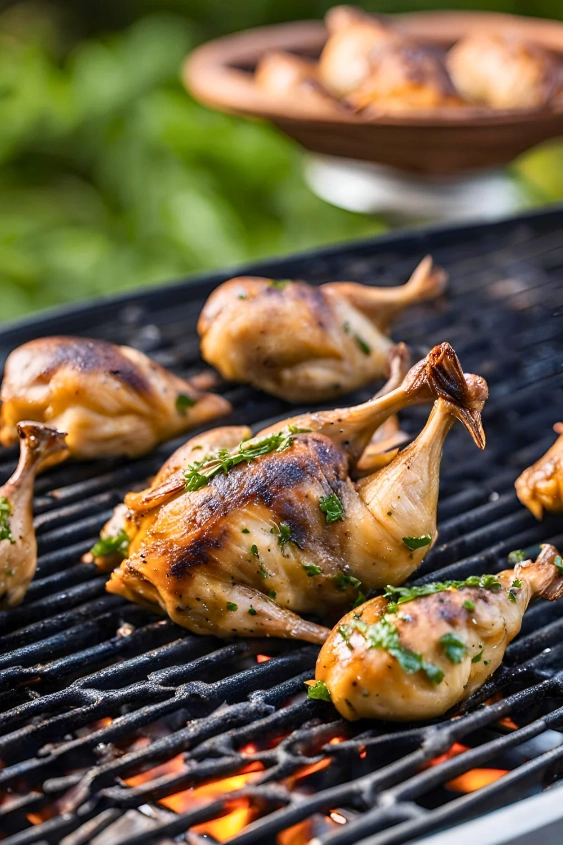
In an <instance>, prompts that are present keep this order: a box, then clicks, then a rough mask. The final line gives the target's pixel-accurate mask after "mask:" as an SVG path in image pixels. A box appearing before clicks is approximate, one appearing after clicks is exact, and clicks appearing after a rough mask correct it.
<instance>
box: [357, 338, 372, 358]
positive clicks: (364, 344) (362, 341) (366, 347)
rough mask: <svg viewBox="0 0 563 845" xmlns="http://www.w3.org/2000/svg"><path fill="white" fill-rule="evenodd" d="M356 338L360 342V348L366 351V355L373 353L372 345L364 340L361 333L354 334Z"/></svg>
mask: <svg viewBox="0 0 563 845" xmlns="http://www.w3.org/2000/svg"><path fill="white" fill-rule="evenodd" d="M354 340H355V341H356V343H357V344H358V347H359V348H360V350H361V351H362V352H363V353H364V355H371V347H370V346H368V345H367V343H366V342H365V340H363V339H362V338H361V337H360V336H359V335H357V334H355V335H354Z"/></svg>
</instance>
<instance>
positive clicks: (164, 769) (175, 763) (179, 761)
mask: <svg viewBox="0 0 563 845" xmlns="http://www.w3.org/2000/svg"><path fill="white" fill-rule="evenodd" d="M183 769H184V757H183V756H182V754H177V755H176V757H172V759H171V760H167V761H166V762H165V763H161V764H160V766H155V767H154V768H152V769H148V770H147V771H146V772H141V774H139V775H133V777H131V778H127V779H126V780H125V783H126V784H127V785H128V786H141V784H143V783H147V781H149V780H154V779H155V778H159V777H162V776H163V775H176V774H178V773H179V772H181V771H183ZM167 800H168V799H167V798H164V799H163V801H167Z"/></svg>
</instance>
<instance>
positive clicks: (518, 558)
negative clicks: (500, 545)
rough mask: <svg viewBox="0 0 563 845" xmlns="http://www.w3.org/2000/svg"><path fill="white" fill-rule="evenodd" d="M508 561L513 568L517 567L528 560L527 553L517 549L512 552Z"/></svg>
mask: <svg viewBox="0 0 563 845" xmlns="http://www.w3.org/2000/svg"><path fill="white" fill-rule="evenodd" d="M507 560H508V563H509V564H510V565H511V566H515V565H516V564H517V563H522V561H523V560H526V552H525V551H524V549H515V551H513V552H510V554H509V555H508V558H507Z"/></svg>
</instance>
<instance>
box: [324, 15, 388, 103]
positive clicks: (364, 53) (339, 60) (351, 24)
mask: <svg viewBox="0 0 563 845" xmlns="http://www.w3.org/2000/svg"><path fill="white" fill-rule="evenodd" d="M325 23H326V26H327V29H328V39H327V42H326V44H325V46H324V48H323V51H322V53H321V56H320V59H319V79H320V81H321V83H322V84H323V85H324V86H325V87H326V89H327V90H328V91H329V92H330V93H331V94H333V95H334V96H335V97H346V96H348V95H349V94H350V93H351V92H352V91H354V90H355V89H356V88H357V87H358V86H359V85H361V84H362V83H363V82H364V81H365V79H366V78H367V77H368V76H369V73H370V70H371V62H370V54H371V52H372V51H373V50H374V49H375V48H378V47H380V46H382V45H388V44H392V43H395V42H396V41H398V40H399V35H398V34H397V33H396V32H394V30H393V29H392V28H391V27H390V26H389V25H388V24H386V23H385V22H384V21H383V20H381V19H379V18H375V17H373V15H369V14H367V13H366V12H364V11H362V10H361V9H356V8H354V7H352V6H336V7H335V8H333V9H331V10H330V12H329V13H328V14H327V15H326V17H325Z"/></svg>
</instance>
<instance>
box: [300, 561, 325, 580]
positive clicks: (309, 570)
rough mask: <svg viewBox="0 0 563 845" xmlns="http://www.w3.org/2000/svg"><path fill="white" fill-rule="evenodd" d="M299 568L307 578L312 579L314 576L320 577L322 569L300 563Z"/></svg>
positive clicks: (311, 564)
mask: <svg viewBox="0 0 563 845" xmlns="http://www.w3.org/2000/svg"><path fill="white" fill-rule="evenodd" d="M301 566H302V567H303V569H304V570H305V572H306V573H307V575H308V576H309V578H313V577H314V576H315V575H322V572H323V571H322V569H321V567H320V566H315V564H314V563H302V564H301Z"/></svg>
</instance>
